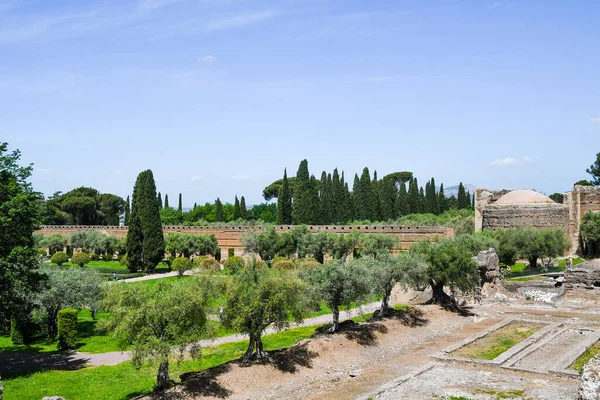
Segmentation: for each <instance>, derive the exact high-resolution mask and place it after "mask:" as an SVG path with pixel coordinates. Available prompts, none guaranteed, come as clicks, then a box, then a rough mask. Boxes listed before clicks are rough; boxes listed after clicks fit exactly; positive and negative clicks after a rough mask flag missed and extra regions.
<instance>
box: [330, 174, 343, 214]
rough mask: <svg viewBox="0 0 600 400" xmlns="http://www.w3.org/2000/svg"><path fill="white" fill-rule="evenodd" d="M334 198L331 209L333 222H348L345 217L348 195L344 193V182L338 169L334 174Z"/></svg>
mask: <svg viewBox="0 0 600 400" xmlns="http://www.w3.org/2000/svg"><path fill="white" fill-rule="evenodd" d="M331 185H332V190H333V198H332V200H331V211H332V217H331V219H332V220H333V223H335V224H340V223H343V222H346V220H345V219H344V207H346V196H345V193H344V182H343V181H341V180H340V174H339V172H338V169H337V168H335V169H334V170H333V176H332V183H331Z"/></svg>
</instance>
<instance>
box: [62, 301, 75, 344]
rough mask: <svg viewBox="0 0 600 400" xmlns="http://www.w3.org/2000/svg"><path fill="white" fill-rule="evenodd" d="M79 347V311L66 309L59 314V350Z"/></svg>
mask: <svg viewBox="0 0 600 400" xmlns="http://www.w3.org/2000/svg"><path fill="white" fill-rule="evenodd" d="M75 346H77V310H75V309H73V308H65V309H62V310H60V311H59V312H58V348H59V349H61V350H66V349H74V348H75Z"/></svg>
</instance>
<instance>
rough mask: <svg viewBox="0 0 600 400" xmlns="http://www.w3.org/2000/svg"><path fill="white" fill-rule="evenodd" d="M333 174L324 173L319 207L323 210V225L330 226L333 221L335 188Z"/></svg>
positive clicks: (320, 188) (320, 187)
mask: <svg viewBox="0 0 600 400" xmlns="http://www.w3.org/2000/svg"><path fill="white" fill-rule="evenodd" d="M332 185H333V183H332V178H331V174H329V177H328V176H327V173H326V172H325V171H323V172H322V173H321V181H320V182H319V205H320V208H321V224H323V225H328V224H330V223H331V222H332V220H333V210H332V207H333V188H332Z"/></svg>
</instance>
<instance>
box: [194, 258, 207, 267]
mask: <svg viewBox="0 0 600 400" xmlns="http://www.w3.org/2000/svg"><path fill="white" fill-rule="evenodd" d="M204 260H208V256H198V257H196V258H194V267H195V268H200V264H201V263H202V261H204Z"/></svg>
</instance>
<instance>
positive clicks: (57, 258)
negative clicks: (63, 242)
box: [50, 251, 69, 266]
mask: <svg viewBox="0 0 600 400" xmlns="http://www.w3.org/2000/svg"><path fill="white" fill-rule="evenodd" d="M67 261H69V256H68V255H67V253H65V252H64V251H57V252H56V253H54V254H53V255H52V257H51V258H50V262H51V263H53V264H56V265H58V266H61V265H63V264H64V263H66V262H67Z"/></svg>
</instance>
